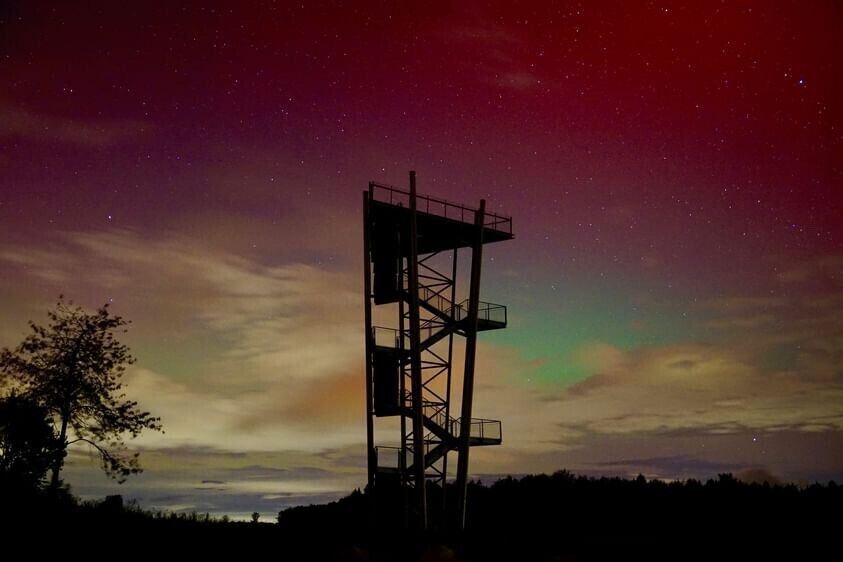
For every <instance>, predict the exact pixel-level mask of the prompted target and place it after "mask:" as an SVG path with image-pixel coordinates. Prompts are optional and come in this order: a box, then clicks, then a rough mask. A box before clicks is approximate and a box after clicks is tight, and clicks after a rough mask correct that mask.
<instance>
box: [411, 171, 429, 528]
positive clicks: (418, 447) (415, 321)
mask: <svg viewBox="0 0 843 562" xmlns="http://www.w3.org/2000/svg"><path fill="white" fill-rule="evenodd" d="M409 242H410V256H409V263H408V264H407V272H408V277H409V279H408V280H407V290H408V291H409V293H410V295H409V296H410V298H409V301H410V310H409V312H410V361H411V366H410V367H411V373H412V380H411V386H412V392H413V467H414V469H415V474H414V475H413V478H414V480H415V494H416V510H417V512H418V518H419V521H418V527H419V528H420V529H422V530H424V529H427V484H426V483H425V477H424V474H425V467H424V425H423V421H424V420H423V415H424V412H423V408H424V403H423V400H422V399H423V396H422V368H421V349H420V347H421V345H420V342H421V334H420V330H419V324H420V320H419V260H418V258H419V256H418V248H417V243H418V231H417V224H416V173H415V172H410V240H409Z"/></svg>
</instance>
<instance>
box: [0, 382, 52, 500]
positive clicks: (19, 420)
mask: <svg viewBox="0 0 843 562" xmlns="http://www.w3.org/2000/svg"><path fill="white" fill-rule="evenodd" d="M56 445H57V441H56V438H55V436H54V434H53V428H52V426H51V425H50V421H49V418H48V415H47V411H46V409H44V408H43V407H41V406H39V405H38V404H36V403H34V402H32V401H31V400H28V399H26V398H22V397H21V396H18V395H17V394H12V395H10V396H7V397H5V398H0V484H2V487H3V488H7V489H11V488H12V487H17V486H21V487H22V488H23V489H25V490H34V489H37V488H38V487H40V485H41V483H42V481H43V480H44V477H45V476H46V474H47V470H49V468H50V466H51V465H52V463H53V459H54V458H55V454H56Z"/></svg>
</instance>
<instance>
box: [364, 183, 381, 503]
mask: <svg viewBox="0 0 843 562" xmlns="http://www.w3.org/2000/svg"><path fill="white" fill-rule="evenodd" d="M369 190H370V191H364V192H363V293H364V297H365V298H364V302H363V309H364V311H365V312H364V315H365V330H366V335H365V338H366V339H365V342H366V343H365V350H366V453H367V454H366V458H367V459H368V461H367V465H368V469H369V480H368V482H369V489H370V490H371V488H372V487H373V486H374V485H375V471H376V470H377V464H378V459H377V456H376V454H375V428H374V425H375V424H374V419H373V417H372V416H374V405H373V399H372V386H373V385H372V351H373V347H374V344H373V342H372V256H371V243H370V240H369V201H370V199H371V185H370V186H369Z"/></svg>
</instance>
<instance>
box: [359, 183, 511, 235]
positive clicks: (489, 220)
mask: <svg viewBox="0 0 843 562" xmlns="http://www.w3.org/2000/svg"><path fill="white" fill-rule="evenodd" d="M371 186H372V190H371V193H372V198H373V199H374V200H375V201H380V202H382V203H389V204H390V205H397V206H399V207H405V206H406V207H408V208H409V206H410V192H409V191H405V190H403V189H400V188H398V187H395V186H392V185H384V184H380V183H374V182H373V183H372V184H371ZM416 209H417V210H418V211H419V212H422V213H427V214H430V215H437V216H440V217H445V218H447V219H453V220H458V221H460V222H467V223H473V222H474V215H475V213H476V212H477V209H473V208H471V207H468V206H466V205H463V204H461V203H453V202H451V201H447V200H445V199H439V198H437V197H431V196H429V195H419V194H416ZM483 214H484V216H483V226H485V227H486V228H491V229H492V230H496V231H498V232H505V233H507V234H512V217H508V216H505V215H499V214H497V213H490V212H488V211H486V212H484V213H483Z"/></svg>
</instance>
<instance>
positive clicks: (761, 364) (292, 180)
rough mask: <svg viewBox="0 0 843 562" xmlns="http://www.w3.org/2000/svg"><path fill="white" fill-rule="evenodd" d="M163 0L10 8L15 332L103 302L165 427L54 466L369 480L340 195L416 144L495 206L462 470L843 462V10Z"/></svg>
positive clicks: (0, 183)
mask: <svg viewBox="0 0 843 562" xmlns="http://www.w3.org/2000/svg"><path fill="white" fill-rule="evenodd" d="M175 4H176V3H174V2H144V3H133V4H132V7H127V6H126V5H125V3H122V2H80V3H73V2H57V3H54V5H50V3H42V2H37V1H36V2H31V1H27V2H14V1H13V2H9V1H6V2H2V3H0V6H2V7H0V309H2V311H3V313H2V316H0V346H14V345H15V344H17V343H18V342H19V341H20V340H21V339H22V337H23V336H24V335H25V333H26V331H27V326H26V322H27V320H30V319H32V320H36V321H44V320H45V319H46V316H45V313H46V310H47V309H48V308H49V307H50V306H51V305H52V303H53V302H54V301H55V299H56V298H57V296H58V295H59V294H60V293H64V294H65V295H67V296H68V297H70V298H71V299H73V300H74V301H76V302H78V303H80V304H83V305H86V306H90V307H95V306H98V305H100V304H102V303H104V302H110V303H112V307H113V310H114V311H115V312H116V313H118V314H122V315H124V316H125V317H127V318H129V319H131V320H132V321H133V324H132V328H131V330H130V332H129V334H127V335H126V340H125V341H126V343H128V344H129V345H130V346H131V347H132V350H133V352H134V354H135V355H136V356H137V357H138V362H137V364H136V365H134V366H133V367H132V368H131V369H130V371H129V373H128V374H127V388H128V391H129V394H130V396H131V397H133V398H136V399H137V400H138V401H139V402H140V403H141V405H142V406H143V407H144V408H146V409H148V410H150V411H151V412H152V413H153V414H155V415H159V416H161V418H162V423H163V425H164V427H165V430H166V433H165V434H151V435H147V436H144V437H142V438H140V439H138V440H137V441H135V442H134V444H135V445H136V446H138V447H140V449H141V450H142V462H143V464H144V466H145V468H146V472H145V473H144V474H143V475H141V476H139V477H133V478H132V479H130V480H129V482H127V483H126V484H124V485H123V486H122V487H118V485H117V484H114V483H112V482H111V481H109V480H108V479H107V478H106V477H105V476H103V475H101V474H100V473H99V472H98V470H99V469H98V467H97V465H96V463H95V462H94V460H93V458H92V456H91V455H90V453H89V452H88V451H86V450H84V449H79V450H76V451H74V453H73V454H72V456H71V458H70V464H69V467H68V468H67V471H66V478H67V481H68V482H69V483H70V484H71V485H72V486H73V489H74V491H76V492H77V493H79V494H81V495H83V496H86V497H95V496H102V495H105V494H110V493H123V494H124V495H127V496H130V497H135V498H139V499H140V501H141V505H142V506H144V507H150V508H168V509H188V510H194V509H195V510H198V511H201V512H205V511H210V512H211V513H218V514H221V513H228V514H232V515H234V516H239V515H242V514H248V513H251V512H252V511H259V512H262V513H265V514H267V515H269V514H272V513H274V512H277V511H278V509H279V508H281V507H284V506H287V505H294V504H299V503H310V502H315V501H327V500H328V499H333V498H336V497H338V496H340V495H344V494H345V493H347V492H348V491H350V490H351V489H352V488H354V487H355V486H361V485H363V484H364V483H365V468H364V465H365V450H364V444H365V416H364V409H363V404H364V401H363V391H364V387H363V378H362V377H363V375H362V372H363V312H362V308H363V307H362V303H363V297H362V266H361V264H362V229H361V226H362V224H361V223H362V215H361V212H362V211H361V206H360V197H361V196H360V192H361V191H362V190H363V189H365V188H366V185H367V182H368V181H369V180H375V181H378V182H383V183H390V184H395V185H406V182H407V172H408V171H409V170H411V169H412V170H416V171H417V173H418V183H419V191H420V192H422V193H429V194H431V195H436V196H440V197H443V198H447V199H449V200H453V201H459V202H464V203H468V204H476V203H477V201H478V200H479V199H480V198H485V199H486V200H487V203H488V206H489V208H490V209H491V210H494V211H496V212H502V213H504V214H508V215H512V217H513V230H514V232H515V235H516V238H515V240H513V241H511V242H506V243H503V244H499V245H494V246H489V247H487V250H486V252H485V258H486V262H485V265H484V280H483V288H482V298H483V299H484V300H489V301H493V302H500V303H504V304H507V305H508V306H509V319H510V324H509V328H508V329H507V330H501V331H497V332H494V333H489V334H482V335H481V338H480V348H479V356H478V357H479V358H478V361H479V364H478V374H477V385H478V388H477V391H476V398H475V412H476V413H477V415H480V416H483V417H492V418H500V419H502V420H503V434H504V441H505V443H504V445H503V446H501V447H492V448H483V449H482V450H481V449H478V450H477V452H473V453H472V472H473V473H474V474H475V475H476V476H479V477H483V478H485V479H491V478H494V477H495V475H501V474H523V473H531V472H539V471H553V470H556V469H559V468H568V469H571V470H574V471H576V472H581V473H586V474H593V475H601V474H612V475H622V476H628V475H633V476H634V475H636V474H638V473H643V474H645V475H646V476H648V477H660V478H665V479H672V478H688V477H696V478H708V477H712V476H715V475H716V474H717V473H719V472H733V473H735V474H741V475H743V476H744V477H745V478H747V479H753V478H767V479H778V480H781V481H795V482H812V481H817V480H819V481H826V480H829V479H836V480H838V481H840V480H841V479H843V367H841V364H843V220H841V203H843V192H841V189H843V181H841V180H842V179H843V178H841V163H843V158H841V156H843V153H842V152H841V147H843V129H842V128H841V126H843V123H841V106H840V102H841V100H842V99H843V88H841V85H843V84H842V83H841V80H843V78H841V77H843V68H841V66H843V65H841V57H840V53H843V33H841V29H843V26H842V25H841V24H843V8H841V4H840V3H836V2H830V1H829V2H819V1H816V2H815V1H804V0H802V1H798V2H766V1H764V2H715V1H711V2H700V3H690V4H689V3H672V2H667V3H662V2H583V3H576V2H559V3H548V4H547V5H543V4H540V3H523V4H525V5H520V7H519V8H517V9H516V8H513V7H511V6H509V7H504V6H499V5H495V4H489V3H471V2H453V3H447V2H444V3H441V2H424V3H414V4H416V5H415V6H411V5H405V4H410V3H403V2H402V3H399V2H384V3H364V2H344V3H327V2H324V3H323V2H319V3H313V4H312V3H309V2H305V3H304V5H301V4H299V3H292V2H289V3H288V2H277V3H273V2H254V3H253V2H248V3H236V2H231V3H216V2H196V3H186V4H185V7H175ZM501 4H502V5H503V4H509V3H501ZM519 4H522V3H519ZM526 4H530V6H529V7H528V6H527V5H526Z"/></svg>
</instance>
